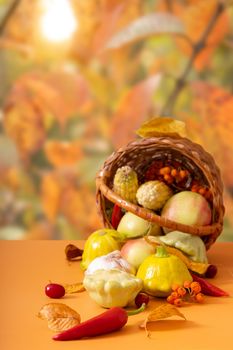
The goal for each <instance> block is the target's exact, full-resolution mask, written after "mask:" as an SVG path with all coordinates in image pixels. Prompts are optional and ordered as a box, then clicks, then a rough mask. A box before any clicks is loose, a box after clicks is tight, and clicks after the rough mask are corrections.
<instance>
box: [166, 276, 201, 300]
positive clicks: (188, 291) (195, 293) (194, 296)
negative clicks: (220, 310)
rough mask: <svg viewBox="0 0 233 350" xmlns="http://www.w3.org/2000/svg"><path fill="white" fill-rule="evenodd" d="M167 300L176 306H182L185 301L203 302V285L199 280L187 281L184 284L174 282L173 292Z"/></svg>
mask: <svg viewBox="0 0 233 350" xmlns="http://www.w3.org/2000/svg"><path fill="white" fill-rule="evenodd" d="M167 301H168V303H170V304H173V305H175V306H182V305H184V303H185V302H197V303H202V302H203V301H204V295H203V294H202V293H201V286H200V284H199V283H198V282H189V281H185V282H184V284H183V286H179V285H177V284H174V285H173V286H172V292H171V294H170V295H169V296H168V297H167Z"/></svg>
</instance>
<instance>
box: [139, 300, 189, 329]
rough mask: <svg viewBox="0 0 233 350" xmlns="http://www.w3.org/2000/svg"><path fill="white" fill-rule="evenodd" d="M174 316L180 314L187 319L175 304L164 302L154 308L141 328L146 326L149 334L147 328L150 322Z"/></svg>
mask: <svg viewBox="0 0 233 350" xmlns="http://www.w3.org/2000/svg"><path fill="white" fill-rule="evenodd" d="M172 316H179V317H181V318H183V319H184V320H186V318H185V316H184V315H183V314H182V313H181V312H180V311H179V310H178V309H177V308H176V307H175V306H174V305H171V304H162V305H160V306H158V307H156V308H155V309H154V310H152V311H151V312H150V313H149V314H148V316H147V318H146V319H145V321H144V322H143V323H142V324H141V325H140V328H144V329H145V330H146V332H147V335H149V333H148V330H147V325H148V323H152V322H156V321H159V320H164V319H166V318H169V317H172Z"/></svg>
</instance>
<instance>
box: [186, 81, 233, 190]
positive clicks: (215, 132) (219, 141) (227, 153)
mask: <svg viewBox="0 0 233 350" xmlns="http://www.w3.org/2000/svg"><path fill="white" fill-rule="evenodd" d="M192 89H193V92H194V97H195V98H194V99H193V108H194V110H195V111H196V112H197V113H198V114H199V116H200V121H199V126H200V128H199V129H200V130H199V137H201V140H202V144H203V145H204V146H205V147H206V148H207V149H208V150H209V151H210V152H211V153H212V154H213V155H214V157H215V159H216V162H217V163H218V164H219V165H220V167H221V171H222V175H223V179H224V182H225V184H226V185H228V186H233V178H232V172H233V166H232V165H233V143H232V135H233V117H232V116H233V95H232V94H230V93H229V92H228V91H226V90H224V89H223V88H220V87H218V86H214V85H210V84H207V83H202V82H195V83H193V84H192Z"/></svg>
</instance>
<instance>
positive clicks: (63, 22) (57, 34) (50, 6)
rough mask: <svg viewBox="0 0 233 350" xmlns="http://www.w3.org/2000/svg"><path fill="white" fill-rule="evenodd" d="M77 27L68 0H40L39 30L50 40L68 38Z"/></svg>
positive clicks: (59, 40)
mask: <svg viewBox="0 0 233 350" xmlns="http://www.w3.org/2000/svg"><path fill="white" fill-rule="evenodd" d="M76 28H77V20H76V18H75V16H74V13H73V10H72V8H71V5H70V2H69V0H42V17H41V31H42V34H43V36H44V37H45V38H46V39H47V40H49V41H51V42H57V43H58V42H62V41H66V40H69V39H70V38H71V36H72V34H73V33H74V31H75V30H76Z"/></svg>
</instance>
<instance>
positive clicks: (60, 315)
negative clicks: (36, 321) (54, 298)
mask: <svg viewBox="0 0 233 350" xmlns="http://www.w3.org/2000/svg"><path fill="white" fill-rule="evenodd" d="M38 317H40V318H41V319H42V320H47V322H48V328H49V329H51V330H52V331H54V332H61V331H65V330H66V329H69V328H71V327H74V326H76V325H77V324H79V323H80V321H81V318H80V315H79V313H77V312H76V311H75V310H73V309H71V308H70V307H69V306H67V305H65V304H61V303H49V304H46V305H44V306H43V307H42V308H41V309H40V311H39V313H38Z"/></svg>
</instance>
